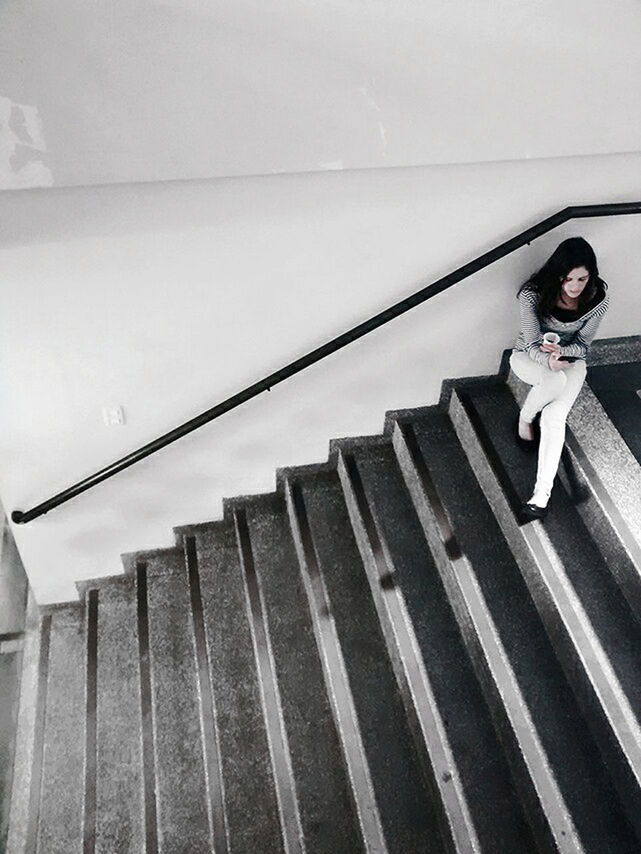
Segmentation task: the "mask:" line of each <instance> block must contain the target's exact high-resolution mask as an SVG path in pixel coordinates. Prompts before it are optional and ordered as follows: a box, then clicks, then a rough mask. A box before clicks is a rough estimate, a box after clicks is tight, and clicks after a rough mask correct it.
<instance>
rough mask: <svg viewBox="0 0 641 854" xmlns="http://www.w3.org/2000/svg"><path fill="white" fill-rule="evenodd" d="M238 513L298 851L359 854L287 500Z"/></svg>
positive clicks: (250, 504) (269, 500)
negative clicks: (268, 663)
mask: <svg viewBox="0 0 641 854" xmlns="http://www.w3.org/2000/svg"><path fill="white" fill-rule="evenodd" d="M235 514H236V519H237V529H238V532H239V536H240V540H241V546H242V547H243V549H244V551H245V564H246V565H245V571H246V573H247V572H248V571H253V572H254V573H255V576H256V581H257V588H256V589H257V591H258V595H259V600H260V601H259V602H258V606H259V610H260V612H261V613H260V615H259V619H261V620H262V621H263V623H264V627H265V634H266V638H267V643H268V646H269V658H270V659H271V660H272V661H273V669H274V673H273V676H274V679H275V681H276V683H277V686H276V690H277V694H278V705H279V707H280V709H279V711H280V717H281V721H282V727H283V730H284V739H286V742H287V755H286V756H283V757H282V759H283V760H285V761H286V763H287V764H288V765H289V766H290V768H291V772H290V774H291V777H290V780H289V781H288V785H290V786H291V787H293V790H294V794H295V799H296V812H297V824H298V825H299V828H300V832H301V833H302V847H300V848H299V850H301V851H307V852H309V854H312V852H319V854H320V852H328V854H329V852H335V854H356V852H358V851H362V850H363V845H362V842H361V841H360V834H359V832H358V825H357V821H356V816H355V813H354V806H353V803H352V798H351V791H350V786H349V780H348V777H347V774H346V769H345V764H344V762H343V757H342V754H341V748H340V743H339V740H338V736H337V733H336V728H335V724H334V720H333V717H332V711H331V706H330V702H329V698H328V696H327V689H326V686H325V682H324V679H323V671H322V666H321V662H320V658H319V653H318V647H317V646H316V641H315V637H314V630H313V625H312V618H311V615H310V611H309V605H308V602H307V598H306V594H305V589H304V586H303V581H302V579H301V575H300V570H299V565H298V558H297V556H296V550H295V546H294V542H293V539H292V533H291V528H290V526H289V519H288V516H287V508H286V506H285V502H284V499H283V498H282V497H281V496H278V495H273V496H267V497H266V498H262V499H260V500H254V501H247V502H246V503H245V508H244V509H243V510H240V509H237V510H236V511H235ZM284 770H285V769H284ZM290 774H287V775H286V776H290ZM284 776H285V775H284ZM292 850H293V846H292V845H290V846H289V851H290V852H291V851H292Z"/></svg>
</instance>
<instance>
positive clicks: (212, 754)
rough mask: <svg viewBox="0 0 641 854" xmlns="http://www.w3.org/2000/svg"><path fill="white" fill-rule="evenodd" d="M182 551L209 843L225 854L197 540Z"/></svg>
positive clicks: (224, 821)
mask: <svg viewBox="0 0 641 854" xmlns="http://www.w3.org/2000/svg"><path fill="white" fill-rule="evenodd" d="M184 547H185V562H186V564H187V574H188V578H189V590H190V596H191V611H192V621H193V627H194V645H195V650H196V663H197V674H198V688H199V696H200V704H199V705H200V715H199V717H200V728H201V736H202V740H203V747H204V752H205V763H206V767H207V786H208V790H209V798H208V812H209V820H210V823H211V824H210V827H211V842H212V844H213V848H214V851H215V852H216V854H228V852H229V850H230V840H229V828H228V824H227V814H226V811H225V783H224V779H223V773H222V762H221V755H220V733H219V729H218V714H217V710H216V698H215V695H214V689H213V685H212V681H211V672H210V662H209V655H208V652H207V629H206V627H205V621H204V616H203V602H202V591H201V587H200V569H199V565H198V553H197V546H196V537H195V536H193V535H188V536H186V537H185V538H184Z"/></svg>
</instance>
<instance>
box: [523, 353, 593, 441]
mask: <svg viewBox="0 0 641 854" xmlns="http://www.w3.org/2000/svg"><path fill="white" fill-rule="evenodd" d="M575 364H578V362H575ZM510 367H511V368H512V370H513V371H514V373H515V374H516V375H517V377H518V378H519V379H520V380H523V382H526V383H528V384H529V385H531V386H532V388H531V389H530V391H529V393H528V396H527V397H526V398H525V403H524V404H523V406H522V407H521V418H522V419H523V421H525V422H527V423H528V424H531V423H532V421H534V419H535V417H536V415H537V414H538V413H539V412H541V410H542V409H543V407H544V406H546V405H547V404H548V403H550V401H552V400H556V399H557V398H559V397H560V396H561V395H562V394H563V391H564V389H565V385H566V382H567V380H566V376H565V371H551V370H550V369H549V368H548V367H547V366H546V365H539V364H538V362H534V361H533V360H532V359H530V357H529V356H528V354H527V353H522V352H520V351H518V350H515V351H514V352H513V353H512V355H511V356H510ZM577 393H578V392H577Z"/></svg>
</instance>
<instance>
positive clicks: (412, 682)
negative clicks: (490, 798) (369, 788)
mask: <svg viewBox="0 0 641 854" xmlns="http://www.w3.org/2000/svg"><path fill="white" fill-rule="evenodd" d="M339 476H340V477H341V481H342V483H343V487H344V488H345V489H346V490H349V491H351V493H352V496H353V499H354V501H355V508H354V510H355V514H358V519H353V518H352V525H354V526H355V525H360V526H361V528H362V530H363V533H364V536H365V538H366V540H367V544H368V552H369V553H368V554H367V555H362V556H363V560H364V561H368V562H369V563H370V564H371V565H372V566H373V569H374V572H375V573H376V575H377V576H378V577H382V576H383V574H384V572H385V573H386V572H392V573H393V572H394V565H393V562H392V559H391V556H390V555H389V551H388V549H387V547H386V543H385V539H384V537H383V535H382V532H381V531H380V528H379V525H378V524H377V521H376V519H375V517H374V514H373V512H372V509H371V507H370V506H369V503H368V500H367V497H366V495H365V490H364V488H363V485H362V481H361V477H360V472H359V471H358V464H357V463H356V460H355V458H354V456H353V454H351V453H339ZM348 512H349V513H350V517H351V516H352V513H351V510H350V506H349V502H348ZM359 540H360V538H359V537H357V541H359ZM359 546H360V543H359ZM382 570H384V572H382ZM368 575H369V573H368ZM381 599H382V602H383V606H384V608H385V610H386V614H387V619H388V621H389V623H390V625H391V626H392V631H393V634H394V637H395V640H396V645H397V647H398V652H399V657H400V660H401V662H402V666H403V671H404V677H405V680H406V682H407V685H408V688H409V691H410V693H411V695H412V700H413V705H414V709H415V712H416V716H417V719H418V721H419V725H420V727H421V732H422V734H423V739H424V741H425V745H426V749H427V753H428V756H429V759H430V764H431V767H432V770H433V774H434V782H435V784H436V787H437V789H438V792H439V797H440V800H441V804H442V807H443V811H444V814H445V817H446V820H447V824H448V829H449V832H450V835H451V837H452V840H453V842H454V845H455V850H456V851H457V852H464V851H470V852H480V851H481V845H480V842H479V839H478V836H477V834H476V829H475V827H474V822H473V820H472V816H471V814H470V811H469V808H468V806H467V801H466V799H465V794H464V790H463V784H462V780H461V777H460V774H459V771H458V768H457V765H456V762H455V760H454V754H453V752H452V748H451V746H450V744H449V739H448V737H447V731H446V729H445V725H444V723H443V719H442V717H441V714H440V711H439V709H438V704H437V702H436V698H435V696H434V692H433V690H432V686H431V684H430V679H429V676H428V674H427V671H426V669H425V665H424V663H423V660H422V656H421V652H420V649H419V645H418V641H417V639H416V635H415V633H414V629H413V626H412V621H411V619H410V616H409V613H408V611H407V605H406V604H405V599H404V596H403V593H402V591H400V590H399V589H398V588H397V587H396V586H393V587H392V589H390V590H387V591H384V593H383V594H382V596H381ZM463 829H464V831H463Z"/></svg>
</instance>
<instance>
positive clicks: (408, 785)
mask: <svg viewBox="0 0 641 854" xmlns="http://www.w3.org/2000/svg"><path fill="white" fill-rule="evenodd" d="M301 486H302V489H303V497H304V501H305V506H306V509H307V515H308V519H309V524H310V528H311V535H312V540H313V543H314V548H315V551H316V553H317V557H318V563H319V568H320V571H321V573H322V576H323V579H324V583H325V586H326V589H327V592H328V595H329V601H330V613H331V616H332V618H333V620H334V621H335V625H336V629H337V632H338V635H339V639H340V642H341V646H342V649H343V655H344V658H345V665H346V668H347V675H348V678H349V682H350V687H351V691H352V695H353V697H354V703H355V705H356V710H357V714H358V719H359V722H360V729H361V734H362V738H363V743H364V746H365V751H366V754H367V759H368V763H369V767H370V772H371V776H372V781H373V785H374V789H375V792H376V798H377V802H378V806H379V810H380V816H381V821H382V825H383V829H384V832H385V838H386V842H387V846H388V849H389V851H390V852H399V854H400V852H401V851H402V852H407V851H426V852H428V851H440V850H442V842H441V840H440V833H439V830H438V820H437V810H436V807H435V805H434V803H433V801H432V796H431V793H430V792H428V791H427V788H426V783H425V782H424V779H423V775H422V771H421V768H420V765H419V763H418V761H417V757H416V753H415V750H414V747H413V742H412V737H411V734H410V731H409V728H408V724H407V719H406V716H405V712H404V708H403V705H402V703H401V699H400V694H399V690H398V685H397V683H396V679H395V676H394V673H393V671H392V668H391V665H390V663H389V661H388V658H387V655H386V651H385V642H384V640H383V637H382V633H381V629H380V625H379V624H378V618H377V615H376V611H375V608H374V605H373V602H372V599H371V594H370V590H369V583H368V581H367V576H366V574H365V570H364V567H363V565H362V561H361V558H360V554H359V552H358V548H357V545H356V541H355V539H354V535H353V533H352V530H351V527H350V523H349V517H348V514H347V508H346V506H345V502H344V499H343V495H342V490H341V487H340V483H339V481H338V475H337V474H335V473H331V474H321V475H318V476H317V477H310V478H309V479H307V478H306V479H305V480H304V481H301ZM383 697H384V698H385V701H384V702H381V698H383Z"/></svg>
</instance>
